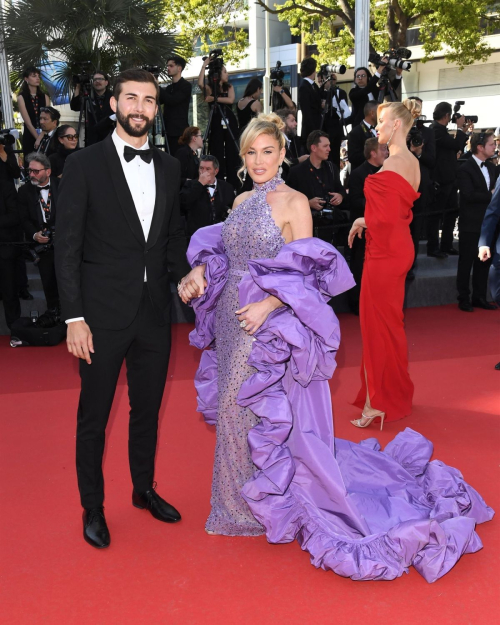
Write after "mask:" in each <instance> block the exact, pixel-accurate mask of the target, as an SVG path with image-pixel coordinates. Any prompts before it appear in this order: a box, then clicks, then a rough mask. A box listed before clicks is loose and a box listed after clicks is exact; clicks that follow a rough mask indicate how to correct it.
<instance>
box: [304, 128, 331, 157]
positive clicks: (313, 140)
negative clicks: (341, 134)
mask: <svg viewBox="0 0 500 625" xmlns="http://www.w3.org/2000/svg"><path fill="white" fill-rule="evenodd" d="M322 137H326V138H327V139H328V140H330V137H329V136H328V134H327V133H326V132H323V131H322V130H313V131H312V132H310V133H309V135H308V137H307V151H308V152H310V151H311V146H312V145H318V143H319V142H320V141H321V138H322Z"/></svg>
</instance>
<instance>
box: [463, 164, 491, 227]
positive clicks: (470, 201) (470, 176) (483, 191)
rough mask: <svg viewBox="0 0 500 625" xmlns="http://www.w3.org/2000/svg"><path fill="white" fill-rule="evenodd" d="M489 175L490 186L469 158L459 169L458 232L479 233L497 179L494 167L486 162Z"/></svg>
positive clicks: (476, 165)
mask: <svg viewBox="0 0 500 625" xmlns="http://www.w3.org/2000/svg"><path fill="white" fill-rule="evenodd" d="M486 167H487V168H488V173H489V175H490V186H489V188H488V187H487V186H486V180H485V179H484V176H483V174H482V172H481V169H480V168H479V166H478V164H477V163H476V161H475V160H474V159H473V158H469V159H468V160H467V161H465V163H464V164H463V165H462V166H461V167H460V170H459V175H458V188H459V190H460V204H459V213H458V215H459V221H458V226H459V230H460V232H477V233H480V232H481V225H482V223H483V218H484V215H485V213H486V209H487V208H488V205H489V203H490V202H491V191H492V189H494V188H495V182H496V179H497V176H496V171H495V166H494V165H493V164H492V163H488V161H486Z"/></svg>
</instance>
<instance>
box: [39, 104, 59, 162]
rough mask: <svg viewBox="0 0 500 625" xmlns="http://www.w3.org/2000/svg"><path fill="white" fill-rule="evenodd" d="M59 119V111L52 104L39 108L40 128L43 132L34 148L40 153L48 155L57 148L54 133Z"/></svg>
mask: <svg viewBox="0 0 500 625" xmlns="http://www.w3.org/2000/svg"><path fill="white" fill-rule="evenodd" d="M60 119H61V113H59V111H58V110H57V109H55V108H54V107H53V106H45V107H42V108H41V109H40V128H41V129H42V130H43V133H42V134H41V135H40V136H39V138H38V139H37V141H36V142H35V149H36V151H37V152H39V153H40V154H46V155H47V156H50V155H51V154H54V152H55V151H56V150H57V140H56V136H55V135H56V130H57V127H58V126H59V120H60ZM37 144H38V145H37Z"/></svg>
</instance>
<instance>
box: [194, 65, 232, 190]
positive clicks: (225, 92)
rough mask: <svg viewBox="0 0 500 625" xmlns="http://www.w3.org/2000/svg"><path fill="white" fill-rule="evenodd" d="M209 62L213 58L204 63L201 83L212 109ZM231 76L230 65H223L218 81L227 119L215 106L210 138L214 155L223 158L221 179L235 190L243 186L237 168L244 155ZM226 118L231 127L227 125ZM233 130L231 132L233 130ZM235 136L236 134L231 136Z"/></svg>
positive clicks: (211, 151) (210, 147) (218, 158)
mask: <svg viewBox="0 0 500 625" xmlns="http://www.w3.org/2000/svg"><path fill="white" fill-rule="evenodd" d="M208 63H209V58H208V57H207V59H206V60H205V61H204V62H203V66H202V68H201V71H200V75H199V76H198V86H199V87H200V89H202V90H204V93H205V102H207V104H208V105H209V107H210V108H212V107H213V105H214V96H213V89H212V86H213V83H214V81H213V76H212V75H211V73H210V71H209V73H208V80H206V81H205V69H206V67H207V65H208ZM228 78H229V75H228V73H227V70H226V68H225V67H224V66H223V67H222V69H221V71H220V75H219V81H218V82H216V84H217V102H218V104H219V106H220V108H221V109H222V111H223V113H224V116H225V118H226V120H224V119H223V118H222V115H221V114H220V111H219V109H218V108H215V109H214V111H213V115H212V122H211V125H210V134H209V137H208V151H209V153H210V154H212V155H213V156H215V157H217V160H218V161H219V165H220V167H219V173H218V174H217V178H222V179H226V180H227V182H229V183H230V184H232V185H233V187H234V188H235V189H238V188H239V186H240V180H239V178H238V176H237V171H238V169H239V166H240V154H239V146H238V143H237V141H238V136H239V130H238V122H237V121H236V116H235V114H234V113H233V108H232V105H233V103H234V97H235V96H234V87H233V86H232V85H230V84H229V82H228ZM226 121H227V124H228V126H229V129H228V127H227V126H226ZM229 130H231V132H229ZM231 135H232V136H231Z"/></svg>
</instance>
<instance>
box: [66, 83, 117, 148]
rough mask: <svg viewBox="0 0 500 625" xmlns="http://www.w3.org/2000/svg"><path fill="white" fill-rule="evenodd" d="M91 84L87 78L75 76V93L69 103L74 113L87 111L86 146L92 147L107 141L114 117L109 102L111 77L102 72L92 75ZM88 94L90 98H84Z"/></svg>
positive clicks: (85, 121)
mask: <svg viewBox="0 0 500 625" xmlns="http://www.w3.org/2000/svg"><path fill="white" fill-rule="evenodd" d="M89 78H91V80H90V82H88V83H87V82H86V80H87V76H86V75H85V74H84V73H83V74H77V75H75V76H73V82H74V84H75V91H74V93H73V97H72V98H71V101H70V103H69V105H70V108H71V110H72V111H80V110H81V109H82V107H84V106H85V107H86V111H85V118H84V123H85V145H87V146H88V145H92V144H94V143H97V142H98V141H102V140H103V139H105V138H106V137H107V136H108V134H109V132H110V130H111V124H110V123H109V121H108V120H109V117H110V115H113V111H112V110H111V106H110V104H109V101H110V100H111V96H112V92H111V90H110V89H109V76H108V75H107V74H105V73H104V72H101V71H96V72H94V74H93V75H92V77H89ZM87 94H88V98H86V97H84V96H85V95H87ZM82 114H83V113H82Z"/></svg>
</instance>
